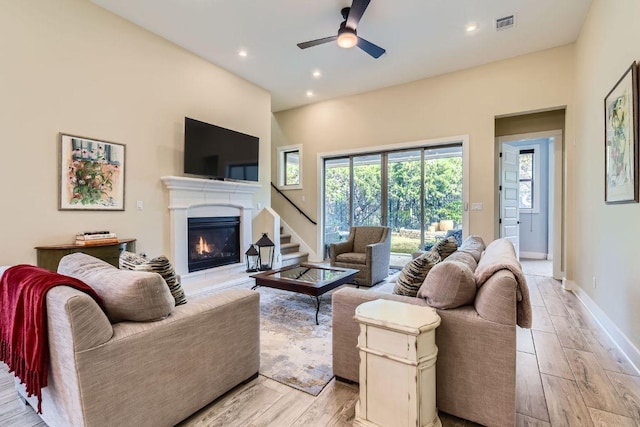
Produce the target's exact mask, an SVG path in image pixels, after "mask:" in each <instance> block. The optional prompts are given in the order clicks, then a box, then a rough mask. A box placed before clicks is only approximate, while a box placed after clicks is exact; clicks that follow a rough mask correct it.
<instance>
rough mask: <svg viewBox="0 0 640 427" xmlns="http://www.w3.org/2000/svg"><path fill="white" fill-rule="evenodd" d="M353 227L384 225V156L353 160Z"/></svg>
mask: <svg viewBox="0 0 640 427" xmlns="http://www.w3.org/2000/svg"><path fill="white" fill-rule="evenodd" d="M352 224H353V225H382V155H380V154H373V155H370V156H358V157H354V158H353V221H352Z"/></svg>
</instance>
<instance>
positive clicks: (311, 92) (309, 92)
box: [307, 90, 313, 98]
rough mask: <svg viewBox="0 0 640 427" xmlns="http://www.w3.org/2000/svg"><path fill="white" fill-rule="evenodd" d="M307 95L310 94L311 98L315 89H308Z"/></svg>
mask: <svg viewBox="0 0 640 427" xmlns="http://www.w3.org/2000/svg"><path fill="white" fill-rule="evenodd" d="M307 96H308V97H309V98H311V97H312V96H313V91H311V90H308V91H307Z"/></svg>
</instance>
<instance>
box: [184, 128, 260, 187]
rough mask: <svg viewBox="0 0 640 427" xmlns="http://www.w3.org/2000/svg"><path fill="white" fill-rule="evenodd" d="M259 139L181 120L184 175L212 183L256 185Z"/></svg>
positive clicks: (229, 130)
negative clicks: (228, 181) (221, 180)
mask: <svg viewBox="0 0 640 427" xmlns="http://www.w3.org/2000/svg"><path fill="white" fill-rule="evenodd" d="M259 142H260V139H259V138H257V137H255V136H251V135H247V134H244V133H241V132H236V131H234V130H231V129H225V128H223V127H220V126H215V125H212V124H209V123H205V122H201V121H199V120H195V119H190V118H189V117H185V118H184V173H188V174H192V175H200V176H206V177H208V178H215V179H234V180H245V181H258V146H259Z"/></svg>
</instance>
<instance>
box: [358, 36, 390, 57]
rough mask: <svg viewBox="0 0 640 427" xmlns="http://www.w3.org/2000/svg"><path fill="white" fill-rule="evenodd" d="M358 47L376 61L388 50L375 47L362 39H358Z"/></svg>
mask: <svg viewBox="0 0 640 427" xmlns="http://www.w3.org/2000/svg"><path fill="white" fill-rule="evenodd" d="M358 47H359V48H360V49H362V50H364V51H365V52H367V53H368V54H369V55H371V56H373V57H374V58H376V59H378V58H380V57H381V56H382V55H384V53H385V52H386V50H384V49H383V48H381V47H380V46H378V45H375V44H373V43H371V42H370V41H367V40H365V39H363V38H362V37H358Z"/></svg>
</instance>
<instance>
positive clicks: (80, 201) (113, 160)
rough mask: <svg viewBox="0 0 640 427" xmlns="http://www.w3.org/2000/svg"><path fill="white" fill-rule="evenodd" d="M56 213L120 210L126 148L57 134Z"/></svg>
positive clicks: (122, 209)
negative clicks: (61, 211) (57, 196)
mask: <svg viewBox="0 0 640 427" xmlns="http://www.w3.org/2000/svg"><path fill="white" fill-rule="evenodd" d="M59 143H60V150H59V153H60V157H59V204H58V209H59V210H72V211H124V201H125V197H124V196H125V166H126V162H125V159H126V157H125V155H126V151H125V149H126V146H125V145H124V144H118V143H115V142H108V141H102V140H99V139H95V138H87V137H83V136H77V135H69V134H65V133H60V142H59Z"/></svg>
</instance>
